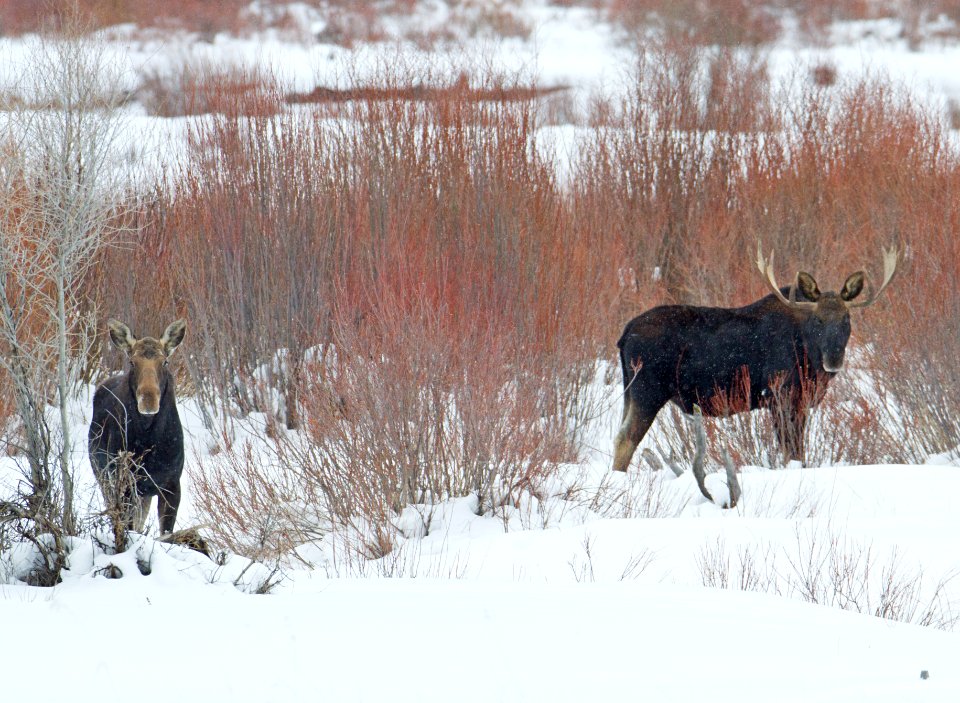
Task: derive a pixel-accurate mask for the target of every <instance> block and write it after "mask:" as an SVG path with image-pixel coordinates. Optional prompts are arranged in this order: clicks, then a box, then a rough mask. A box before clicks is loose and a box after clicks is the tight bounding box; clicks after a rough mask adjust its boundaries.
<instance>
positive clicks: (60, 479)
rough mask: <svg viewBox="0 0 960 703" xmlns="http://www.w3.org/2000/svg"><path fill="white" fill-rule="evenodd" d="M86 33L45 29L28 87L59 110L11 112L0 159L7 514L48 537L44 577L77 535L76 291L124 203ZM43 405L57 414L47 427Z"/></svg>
mask: <svg viewBox="0 0 960 703" xmlns="http://www.w3.org/2000/svg"><path fill="white" fill-rule="evenodd" d="M82 35H83V31H82V27H81V26H80V25H79V20H77V19H76V18H75V17H74V18H73V20H72V24H70V25H69V26H68V28H67V31H66V32H65V33H64V34H63V35H58V36H53V35H45V36H44V37H43V38H42V39H41V41H40V42H39V44H38V48H37V50H36V51H35V52H34V53H33V54H31V55H30V56H29V57H28V59H27V63H26V64H25V65H24V66H23V67H22V75H23V76H24V81H25V84H26V88H27V90H28V91H29V93H30V94H31V95H34V96H36V101H37V103H38V104H40V105H56V106H58V108H57V109H54V110H49V109H44V110H37V109H31V108H28V107H20V108H18V109H16V110H14V112H13V113H11V114H10V120H9V124H8V129H7V132H6V141H5V143H4V144H3V148H2V154H0V158H2V159H3V163H2V168H0V174H2V175H0V368H2V369H3V371H4V372H5V375H6V376H7V378H8V379H9V381H10V382H11V386H12V388H13V396H14V399H15V407H16V413H17V416H18V419H19V423H20V436H21V437H22V439H23V446H22V447H20V448H19V449H20V450H22V452H23V455H24V456H25V457H26V463H27V466H26V467H25V470H24V481H23V482H22V483H21V484H20V487H19V489H18V491H17V496H16V498H15V499H14V500H12V501H8V502H6V503H5V504H4V506H3V512H4V513H5V517H6V518H7V519H8V520H9V521H11V522H12V523H13V524H15V525H18V526H19V527H18V529H19V532H20V534H21V536H23V537H24V538H27V539H30V540H31V541H33V542H34V543H35V544H36V545H37V547H38V548H39V549H40V550H41V552H45V551H46V550H47V546H48V544H49V543H48V542H46V541H44V540H42V539H40V538H41V537H42V536H43V535H44V534H45V535H48V536H49V537H50V539H51V540H52V543H53V545H54V547H53V552H55V553H56V554H55V556H53V557H52V559H53V562H52V563H50V559H49V558H48V559H46V561H47V562H48V563H47V568H49V569H50V571H51V573H52V574H58V573H59V569H60V568H62V566H63V563H64V559H65V552H64V550H65V549H66V542H65V537H66V536H68V535H75V534H77V531H78V524H77V520H76V515H75V513H74V510H75V508H74V496H73V459H72V452H73V446H74V442H73V437H72V435H71V433H70V427H71V418H70V415H69V410H68V405H69V400H70V398H71V397H72V395H73V392H74V391H75V389H76V387H77V384H78V382H79V380H80V376H81V366H80V365H79V364H77V362H76V358H77V356H79V357H80V358H84V357H85V355H86V349H87V348H88V346H89V343H90V339H91V329H92V322H91V320H90V318H89V316H88V315H87V314H86V311H85V310H84V308H83V305H82V304H81V300H80V299H79V296H78V295H77V292H78V289H79V283H80V281H81V280H82V278H83V276H84V275H85V274H86V273H87V272H88V271H89V269H90V267H91V265H92V263H93V261H94V258H95V255H96V254H97V252H98V251H99V250H100V249H101V248H102V247H103V246H105V245H106V244H107V243H108V242H110V241H111V239H112V238H113V237H115V235H116V233H117V227H118V222H122V216H121V215H120V214H119V213H120V212H121V211H122V209H123V207H124V206H123V203H122V200H121V199H122V195H123V183H122V182H120V181H119V178H118V176H117V169H116V168H115V167H114V163H113V159H114V156H115V155H114V153H113V149H114V147H115V143H116V139H117V134H118V128H119V122H118V119H117V116H116V112H115V111H114V110H113V109H112V108H114V107H116V104H115V103H108V104H106V105H104V104H103V103H102V99H103V98H102V91H101V86H102V85H103V84H104V82H106V83H107V84H113V83H115V82H116V75H115V69H112V68H111V65H110V64H109V62H108V61H107V60H106V57H105V55H104V52H103V48H102V47H101V46H99V45H97V44H94V43H93V42H91V41H87V40H84V39H83V38H82ZM47 403H55V404H56V406H57V409H58V411H59V412H58V415H59V418H58V419H59V423H58V424H59V426H58V427H57V428H56V430H55V433H54V430H52V428H51V423H50V420H49V418H48V417H47V415H46V406H47ZM55 449H56V452H55V451H54V450H55ZM25 520H33V521H34V522H35V525H34V527H27V526H25V525H24V521H25ZM51 578H52V579H54V580H55V579H56V578H59V577H58V576H57V575H53V576H51ZM45 580H46V579H45Z"/></svg>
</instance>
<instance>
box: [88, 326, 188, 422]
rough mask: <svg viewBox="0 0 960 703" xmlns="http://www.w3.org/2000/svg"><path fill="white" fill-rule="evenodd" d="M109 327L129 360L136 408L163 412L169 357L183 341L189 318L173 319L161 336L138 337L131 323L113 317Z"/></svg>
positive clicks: (139, 410) (111, 334) (114, 340)
mask: <svg viewBox="0 0 960 703" xmlns="http://www.w3.org/2000/svg"><path fill="white" fill-rule="evenodd" d="M107 327H108V329H109V330H110V339H111V340H113V343H114V344H115V345H116V346H117V348H118V349H120V350H122V351H123V352H125V353H126V355H127V358H128V359H129V360H130V387H131V390H132V391H133V394H134V398H136V401H137V411H138V412H139V413H140V414H141V415H156V414H157V413H158V412H160V398H161V397H162V396H163V392H164V390H165V388H166V384H167V383H168V380H169V372H167V369H166V367H167V359H169V358H170V355H171V354H173V352H174V350H176V348H177V347H178V346H179V344H180V342H182V341H183V335H184V332H185V331H186V327H187V323H186V321H185V320H182V319H181V320H177V321H176V322H171V323H170V325H168V326H167V329H166V330H165V331H164V333H163V336H161V337H160V339H155V338H154V337H141V338H140V339H137V338H136V337H134V336H133V333H132V332H130V328H129V327H127V326H126V325H125V324H123V323H122V322H119V321H117V320H110V321H109V322H108V323H107Z"/></svg>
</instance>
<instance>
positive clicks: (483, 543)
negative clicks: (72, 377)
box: [0, 387, 960, 701]
mask: <svg viewBox="0 0 960 703" xmlns="http://www.w3.org/2000/svg"><path fill="white" fill-rule="evenodd" d="M605 392H609V393H616V390H615V389H614V388H613V387H608V388H606V389H605ZM84 395H86V397H80V398H78V400H77V405H76V406H75V408H74V410H73V413H72V417H73V418H74V421H75V423H76V425H75V434H76V436H83V433H84V430H85V425H86V423H87V422H88V420H89V412H90V410H89V400H90V398H89V395H88V394H84ZM618 413H619V409H618V408H616V407H611V408H610V410H609V414H608V416H605V417H603V418H601V419H600V421H599V423H598V425H597V427H596V434H597V436H596V437H595V441H596V443H597V445H598V446H601V447H605V446H606V444H605V443H609V442H610V438H611V432H612V430H611V427H612V423H613V422H614V421H615V416H616V415H617V414H618ZM181 415H182V416H183V418H184V421H185V425H186V429H187V437H188V440H187V441H188V451H187V456H188V459H187V469H186V476H185V478H186V500H185V502H184V504H183V506H182V509H181V516H180V519H179V525H180V526H187V525H191V524H196V523H197V517H196V515H195V509H194V503H193V499H192V487H191V479H192V478H195V476H196V472H197V462H198V459H205V460H206V461H210V460H211V458H210V456H209V452H210V449H211V447H212V446H214V444H215V442H214V441H213V440H212V438H211V437H210V435H208V434H207V432H206V431H205V430H204V429H203V426H202V422H201V420H200V416H199V411H198V409H197V407H196V405H195V403H194V402H193V401H192V400H190V399H186V400H182V401H181ZM247 436H248V437H249V436H250V435H247ZM84 453H85V452H84V450H83V448H82V447H81V448H78V449H77V453H76V458H77V463H78V481H79V484H80V488H79V492H80V495H81V499H80V503H81V505H84V506H86V507H85V508H84V510H85V512H86V513H87V514H89V513H93V512H96V511H97V510H99V498H98V497H97V494H96V492H95V488H94V485H93V481H92V479H91V476H90V474H89V473H88V464H87V462H86V458H85V456H84ZM608 462H609V455H608V453H607V452H606V451H605V450H604V449H601V450H599V451H597V452H595V453H594V455H593V456H591V457H590V458H589V459H588V460H587V461H585V462H584V463H583V464H582V465H576V466H566V467H562V469H561V471H560V472H559V473H558V475H557V477H556V478H555V479H553V480H552V481H551V482H550V483H548V484H547V485H546V486H544V487H542V488H543V490H542V491H541V492H540V494H539V499H535V498H533V497H532V496H529V495H527V496H522V497H521V499H520V500H518V501H516V502H515V505H514V506H513V507H511V508H509V509H508V510H507V512H503V511H500V512H498V513H497V514H494V515H486V516H477V515H476V513H475V510H474V508H475V503H474V501H473V499H471V498H459V499H454V500H450V501H447V502H445V503H443V504H441V505H439V506H435V508H434V510H433V514H432V516H431V517H432V519H431V522H430V530H429V534H427V535H426V536H423V537H416V536H414V537H412V538H410V539H407V540H401V541H399V542H398V545H397V548H396V549H395V550H394V552H392V553H391V554H389V555H387V556H386V557H383V558H382V559H380V560H377V561H366V562H365V561H363V560H358V559H356V558H354V559H352V560H347V561H338V560H337V558H336V557H337V554H338V545H337V544H336V540H335V539H332V538H331V542H330V543H327V544H324V543H320V544H316V545H309V546H306V547H304V548H302V549H301V550H300V554H301V556H302V557H303V558H304V559H305V560H306V561H307V562H309V564H304V563H297V564H293V565H290V566H288V568H287V569H285V570H284V572H283V574H282V577H281V579H280V580H279V583H277V585H276V586H275V587H274V588H273V589H272V590H271V592H270V594H269V595H252V594H251V593H249V591H252V590H255V589H256V588H257V586H258V585H259V584H260V583H261V582H262V580H263V579H264V578H266V577H267V576H268V575H269V571H270V570H269V569H268V567H267V566H264V565H259V564H254V565H252V566H251V565H249V563H248V562H247V561H246V560H245V559H243V558H241V557H237V556H233V557H230V558H228V559H227V560H226V562H225V563H223V564H217V563H214V562H213V561H211V560H209V559H207V558H206V557H203V556H201V555H199V554H197V553H195V552H191V551H189V550H187V549H185V548H183V547H179V546H173V545H167V544H161V543H157V542H155V541H154V540H153V539H152V538H150V537H135V539H134V546H133V547H131V549H130V550H128V551H127V552H126V553H124V554H120V555H108V554H105V553H104V551H103V549H102V548H101V546H100V545H98V544H97V540H96V538H95V537H93V536H88V537H86V538H83V539H80V540H78V541H77V543H76V544H75V545H74V549H73V552H72V554H71V557H70V564H69V566H70V568H69V570H68V571H67V572H65V574H64V581H63V583H61V584H60V585H58V586H56V587H55V588H53V589H41V588H36V587H30V586H27V585H24V584H23V583H22V582H18V581H17V580H16V575H17V573H16V569H17V568H18V566H19V568H22V566H23V564H22V563H20V564H19V565H18V559H22V557H23V554H24V552H23V551H22V550H13V552H12V553H8V554H6V555H4V558H3V560H2V566H0V572H2V573H4V574H5V578H4V579H2V580H3V581H5V582H6V585H2V586H0V619H2V621H3V623H4V632H6V633H7V636H6V637H3V638H0V662H3V670H4V671H5V672H6V673H7V675H6V676H5V677H4V679H5V695H9V696H10V697H11V699H22V698H26V697H31V698H33V699H36V700H63V699H65V698H66V699H77V700H88V699H92V698H94V697H97V698H102V699H106V700H114V699H119V698H120V697H121V696H123V697H127V696H136V697H137V698H138V699H143V700H162V699H166V698H167V697H168V696H169V695H171V692H172V691H175V692H176V695H178V696H180V697H187V698H189V699H196V700H211V701H220V700H230V701H247V700H249V701H255V700H302V699H307V698H317V697H321V698H323V699H324V700H336V701H379V700H388V699H389V700H410V701H423V700H449V699H450V698H451V696H455V697H456V698H457V699H462V700H497V701H528V700H546V701H566V700H570V701H574V700H576V701H581V700H610V699H614V698H620V699H624V698H626V699H628V700H636V699H641V700H656V701H661V700H663V701H674V700H675V701H686V700H700V699H710V700H718V701H726V700H729V701H769V700H785V701H789V700H798V701H799V700H804V701H807V700H818V701H819V700H835V701H847V700H871V701H906V700H910V701H926V700H943V701H948V700H956V699H957V696H958V695H960V668H958V667H957V666H956V662H957V661H958V657H960V634H958V633H956V632H953V631H952V629H951V628H952V626H953V620H954V618H955V617H957V616H958V615H960V610H958V608H960V579H955V578H953V577H954V575H955V574H957V573H958V568H960V558H958V557H957V552H956V549H955V545H956V535H957V526H958V523H957V519H958V518H957V516H958V515H960V470H958V469H957V468H956V467H955V466H950V465H938V464H936V463H933V464H930V465H925V466H863V467H859V466H857V467H840V468H816V469H800V468H789V469H782V470H768V469H761V468H751V467H746V468H745V469H744V471H743V474H742V476H741V480H742V484H743V498H742V501H741V504H740V505H739V506H738V507H737V508H736V509H734V510H726V511H725V510H720V509H719V508H717V507H716V506H714V505H712V504H710V503H708V502H706V501H705V500H704V498H703V497H702V496H701V495H700V493H699V491H698V490H697V488H696V485H695V483H694V481H693V479H692V477H691V475H690V472H687V473H686V474H684V475H683V476H681V477H680V478H675V477H674V476H673V475H672V474H671V473H670V472H659V473H655V474H651V473H647V472H646V470H641V471H637V470H636V469H635V470H634V471H632V472H631V473H630V474H629V475H628V476H626V477H623V476H621V475H616V476H614V475H611V474H610V473H609V471H608ZM14 463H15V460H14V459H10V458H8V459H5V460H4V461H3V463H2V468H0V476H2V478H3V480H4V481H3V482H4V483H5V485H6V486H8V487H9V485H10V483H9V481H11V480H12V479H14V478H15V476H16V471H15V469H14ZM712 477H713V476H712ZM571 489H575V490H571ZM624 496H627V498H626V499H625V498H624ZM424 510H425V508H419V509H418V508H416V507H410V508H408V509H407V511H406V512H405V513H404V515H403V516H401V519H400V521H399V523H400V525H401V526H404V527H406V528H407V529H406V531H407V533H408V534H411V535H416V534H417V533H418V530H417V526H418V525H419V524H422V514H423V511H424ZM151 523H153V524H155V517H153V516H152V519H151ZM420 532H422V530H421V531H420ZM138 560H139V561H140V562H141V566H142V565H144V564H149V571H150V573H149V575H147V576H144V575H142V574H141V569H140V568H139V567H138V564H137V562H138ZM111 564H112V565H114V566H116V567H118V568H119V569H120V571H121V572H122V574H123V577H122V578H119V579H109V578H106V575H105V574H106V567H108V566H109V565H111ZM245 567H247V568H246V570H245ZM810 600H816V601H817V602H818V603H820V604H813V603H810V602H808V601H810ZM884 607H886V608H887V609H888V610H889V611H891V614H893V613H897V614H898V615H897V617H899V618H901V619H905V620H907V621H908V622H906V623H903V622H892V621H891V620H886V619H881V618H879V617H875V616H874V615H872V614H871V613H874V612H878V610H880V609H882V608H884ZM857 611H865V612H857ZM924 618H927V622H930V623H933V624H936V625H940V626H944V627H947V628H948V631H946V632H945V631H943V630H941V629H937V628H936V627H931V626H921V625H919V624H910V623H919V622H921V621H922V620H923V619H924ZM922 671H926V672H928V674H927V676H928V678H926V679H921V672H922ZM161 672H162V673H161Z"/></svg>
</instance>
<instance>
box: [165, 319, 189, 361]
mask: <svg viewBox="0 0 960 703" xmlns="http://www.w3.org/2000/svg"><path fill="white" fill-rule="evenodd" d="M186 331H187V321H186V320H184V319H180V320H177V321H176V322H171V323H170V324H169V325H168V326H167V329H166V330H164V332H163V336H162V337H161V338H160V343H161V344H162V345H163V351H164V352H166V354H167V356H170V355H171V354H173V352H174V350H175V349H176V348H177V347H179V346H180V342H182V341H183V335H184V334H185V333H186Z"/></svg>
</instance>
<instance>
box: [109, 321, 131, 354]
mask: <svg viewBox="0 0 960 703" xmlns="http://www.w3.org/2000/svg"><path fill="white" fill-rule="evenodd" d="M107 329H108V330H110V340H111V341H112V342H113V344H114V346H116V347H117V349H119V350H120V351H122V352H126V353H127V354H129V353H130V352H131V351H133V345H134V344H135V343H136V341H137V338H136V337H134V336H133V334H132V333H131V332H130V328H129V327H127V326H126V325H125V324H123V323H122V322H120V321H119V320H109V321H108V322H107Z"/></svg>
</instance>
